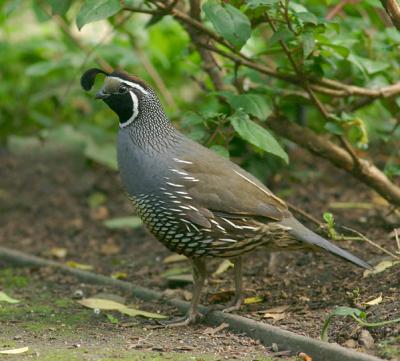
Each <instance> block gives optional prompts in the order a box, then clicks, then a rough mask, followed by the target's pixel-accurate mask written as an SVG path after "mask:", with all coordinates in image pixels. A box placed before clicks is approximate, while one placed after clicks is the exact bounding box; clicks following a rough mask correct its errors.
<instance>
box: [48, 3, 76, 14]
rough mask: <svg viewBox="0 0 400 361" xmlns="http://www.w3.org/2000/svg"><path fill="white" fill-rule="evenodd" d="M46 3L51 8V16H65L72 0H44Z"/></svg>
mask: <svg viewBox="0 0 400 361" xmlns="http://www.w3.org/2000/svg"><path fill="white" fill-rule="evenodd" d="M46 2H47V3H48V4H49V5H50V6H51V13H52V14H53V15H55V14H58V15H65V14H66V13H67V11H68V9H69V8H70V7H71V4H72V0H46Z"/></svg>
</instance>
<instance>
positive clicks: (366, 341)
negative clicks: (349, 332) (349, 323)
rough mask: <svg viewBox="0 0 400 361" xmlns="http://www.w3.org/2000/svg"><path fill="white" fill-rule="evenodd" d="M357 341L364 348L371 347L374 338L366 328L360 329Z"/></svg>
mask: <svg viewBox="0 0 400 361" xmlns="http://www.w3.org/2000/svg"><path fill="white" fill-rule="evenodd" d="M358 341H359V342H360V344H361V345H362V346H364V347H365V348H372V347H373V346H374V343H375V341H374V338H373V337H372V336H371V334H370V333H369V331H367V330H361V333H360V336H359V337H358Z"/></svg>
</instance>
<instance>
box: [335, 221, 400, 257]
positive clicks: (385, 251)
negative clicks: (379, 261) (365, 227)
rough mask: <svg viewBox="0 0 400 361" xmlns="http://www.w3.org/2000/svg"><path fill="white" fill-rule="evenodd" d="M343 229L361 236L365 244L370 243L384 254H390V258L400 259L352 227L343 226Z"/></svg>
mask: <svg viewBox="0 0 400 361" xmlns="http://www.w3.org/2000/svg"><path fill="white" fill-rule="evenodd" d="M341 228H343V229H346V230H347V231H350V232H353V233H355V234H357V235H358V236H360V237H361V238H362V239H363V240H364V241H365V242H367V243H369V244H370V245H371V246H374V247H375V248H378V249H379V250H381V251H382V252H384V253H386V254H388V255H389V256H391V257H393V258H395V259H400V257H399V256H397V255H396V254H394V253H392V252H390V251H388V250H387V249H385V248H383V247H382V246H380V245H379V244H377V243H375V242H373V241H371V240H370V239H369V238H367V237H366V236H364V235H363V234H362V233H361V232H359V231H357V230H355V229H353V228H350V227H346V226H341Z"/></svg>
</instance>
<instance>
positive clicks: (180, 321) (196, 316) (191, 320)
mask: <svg viewBox="0 0 400 361" xmlns="http://www.w3.org/2000/svg"><path fill="white" fill-rule="evenodd" d="M203 318H204V315H203V314H201V313H200V312H196V313H188V314H187V315H186V316H184V317H179V318H175V319H173V320H170V321H163V322H162V324H163V325H164V326H165V327H167V328H172V327H184V326H189V325H193V324H195V323H198V322H200V321H201V320H202V319H203Z"/></svg>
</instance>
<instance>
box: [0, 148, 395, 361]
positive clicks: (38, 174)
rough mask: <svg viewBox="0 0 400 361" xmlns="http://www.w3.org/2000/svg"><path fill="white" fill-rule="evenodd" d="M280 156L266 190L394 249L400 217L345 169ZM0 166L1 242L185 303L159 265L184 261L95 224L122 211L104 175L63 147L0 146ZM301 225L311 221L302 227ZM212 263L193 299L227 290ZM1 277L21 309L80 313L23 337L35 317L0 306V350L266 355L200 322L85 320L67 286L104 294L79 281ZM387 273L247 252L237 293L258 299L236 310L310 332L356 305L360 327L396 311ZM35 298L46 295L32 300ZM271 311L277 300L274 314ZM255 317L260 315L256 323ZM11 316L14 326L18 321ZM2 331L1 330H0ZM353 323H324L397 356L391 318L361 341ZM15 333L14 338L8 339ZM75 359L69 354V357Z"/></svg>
mask: <svg viewBox="0 0 400 361" xmlns="http://www.w3.org/2000/svg"><path fill="white" fill-rule="evenodd" d="M291 159H292V164H295V165H296V169H295V170H293V169H292V170H291V172H290V173H289V171H283V172H281V173H280V175H279V176H275V177H274V179H272V180H270V182H269V183H270V184H269V186H270V188H272V189H273V190H274V191H275V192H276V193H277V194H278V195H280V196H282V197H283V198H284V199H286V200H287V201H289V202H290V203H292V204H294V205H295V206H297V207H299V208H302V209H304V210H305V211H306V212H308V213H309V214H311V215H313V216H314V217H315V218H317V219H321V215H322V213H323V212H327V211H329V212H332V213H333V214H334V216H335V220H336V223H337V224H338V225H345V226H348V227H351V228H354V229H357V230H359V231H361V232H362V233H363V234H365V235H367V236H368V237H369V238H370V239H372V240H374V241H375V242H376V243H378V244H380V245H382V246H384V247H385V248H387V249H389V250H391V251H396V242H395V238H394V233H393V230H394V228H395V227H398V225H399V224H400V222H399V217H398V215H396V213H392V214H390V215H387V214H388V212H389V207H388V206H387V204H386V203H385V202H384V201H383V199H382V198H380V197H379V196H377V195H376V194H375V193H373V192H371V191H370V190H368V189H367V188H366V187H364V186H362V185H360V184H359V183H358V182H357V181H355V180H353V179H352V178H350V177H349V176H348V175H346V174H345V173H343V172H340V171H338V170H337V169H335V168H333V167H331V166H329V165H327V164H326V163H323V162H321V163H319V162H316V161H315V158H313V159H311V158H308V157H307V155H306V154H303V153H302V152H300V151H298V154H293V155H292V158H291ZM0 169H1V177H0V214H1V218H0V244H1V245H3V246H7V247H10V248H13V249H17V250H20V251H23V252H26V253H30V254H34V255H38V256H41V257H45V258H52V259H57V260H58V261H61V262H67V261H74V262H77V263H81V264H85V265H91V266H92V267H93V270H94V271H95V272H98V273H101V274H104V275H111V274H115V273H120V276H121V277H122V276H123V277H126V279H127V280H129V281H131V282H133V283H135V284H138V285H142V286H146V287H149V288H152V289H158V290H161V291H164V292H165V294H166V296H176V295H178V296H181V297H183V298H186V299H189V298H190V291H191V285H190V284H185V283H179V282H176V281H174V282H172V281H171V280H168V279H167V277H166V276H165V272H167V271H169V273H171V272H172V273H184V274H186V273H188V266H189V264H188V263H187V262H180V263H172V264H165V263H164V262H163V260H164V259H165V258H166V257H167V256H169V255H171V252H169V251H168V250H167V249H166V248H164V246H163V245H162V244H160V243H159V242H158V241H157V240H155V239H154V238H153V237H152V236H151V235H149V234H148V233H147V231H146V230H144V229H143V228H141V227H139V228H137V229H114V230H111V229H108V228H107V227H106V226H105V225H104V221H105V220H107V219H111V218H115V217H121V216H128V215H132V214H133V208H132V206H131V205H130V203H129V201H128V200H127V199H126V197H125V194H124V192H123V190H122V187H121V184H120V181H119V178H118V174H117V173H116V172H113V171H110V170H107V169H105V168H103V167H100V166H97V165H94V164H91V165H90V166H88V165H87V164H86V163H85V162H84V160H82V159H81V158H80V157H76V156H73V155H71V154H65V153H64V152H60V153H54V152H53V154H52V155H51V156H49V155H46V154H40V155H39V154H29V155H28V154H25V155H23V156H21V155H12V154H9V153H7V152H0ZM99 194H101V196H99ZM99 199H102V202H100V201H99ZM100 203H101V204H100ZM300 218H301V217H300ZM302 220H303V221H305V222H306V223H307V221H306V220H304V219H302ZM307 224H308V225H309V226H310V227H314V228H315V226H314V225H313V224H310V223H307ZM337 229H338V230H339V231H340V229H339V228H337ZM339 242H340V245H341V246H342V247H344V248H347V249H349V250H351V251H352V252H354V253H356V254H357V255H359V256H361V257H362V258H364V259H366V260H369V261H371V262H373V263H377V262H379V260H381V259H382V257H383V254H382V252H380V251H379V250H377V249H376V248H374V247H372V246H370V245H368V244H367V243H366V242H364V241H339ZM55 248H63V249H66V255H65V257H61V258H58V257H60V255H58V257H57V255H56V254H57V252H56V251H55V250H54V249H55ZM220 263H221V260H210V262H209V271H210V278H209V282H208V285H207V287H206V289H205V291H204V297H203V304H206V305H207V304H215V303H217V304H218V303H224V302H226V301H227V300H228V299H229V297H230V296H231V295H232V294H233V282H232V273H231V270H228V271H226V272H224V273H222V274H220V275H212V273H213V272H214V271H215V270H216V268H217V267H218V265H219V264H220ZM7 272H12V275H13V276H14V275H17V276H21V277H24V278H25V279H27V280H29V282H28V283H27V284H25V285H23V286H21V287H15V285H14V286H13V284H12V283H10V285H9V287H8V288H7V287H6V285H5V284H4V282H5V281H4V279H7V277H8V276H9V274H8V276H7V277H6V276H4V275H3V277H0V287H1V286H2V287H3V288H5V289H10V290H11V291H12V293H13V296H14V297H16V298H19V299H24V300H29V302H28V301H27V302H28V304H29V305H30V307H35V305H36V306H37V305H38V304H41V303H42V304H44V305H46V304H47V305H49V304H50V303H51V302H52V300H53V301H54V300H56V299H64V300H67V301H69V302H67V301H66V302H67V303H66V304H65V305H64V306H63V307H61V306H57V305H55V306H54V305H53V306H49V307H50V308H51V307H53V308H54V310H53V311H54V312H53V313H55V314H57V315H60V313H66V312H67V313H70V314H73V313H76V314H81V313H82V320H75V321H74V322H76V323H72V324H69V323H68V322H70V321H68V320H64V321H60V322H61V324H65V325H67V326H68V325H70V327H71V332H72V335H73V337H72V336H71V335H70V336H68V337H67V336H62V337H61V336H60V337H55V338H52V337H53V336H52V334H53V331H51V327H53V326H48V325H47V323H46V325H47V326H46V327H47V328H45V330H41V331H40V332H39V333H37V332H36V331H35V332H34V331H32V329H34V325H35V324H37V323H38V322H39V321H38V319H37V318H35V317H33V316H32V318H28V319H26V320H24V321H23V322H22V321H21V320H20V319H19V318H18V317H16V318H15V319H13V318H12V316H9V315H5V313H4V312H3V313H1V310H2V308H0V323H1V327H2V333H1V336H0V343H1V344H0V348H1V347H4V346H6V345H5V343H7V340H9V342H10V345H9V346H12V345H11V344H12V343H13V342H14V341H15V342H14V343H20V342H19V340H24V341H25V340H26V341H27V342H28V341H29V342H31V343H33V344H35V342H36V341H38V344H40V346H38V349H41V348H42V349H46V347H45V346H46V345H53V346H55V345H61V346H57V347H61V348H62V349H66V350H73V352H77V353H78V354H79V353H80V352H81V350H82V348H84V349H85V350H89V351H87V353H86V354H85V353H84V352H83V351H82V352H83V353H82V355H84V356H85V355H86V356H85V357H87V358H83V359H91V358H90V357H89V356H88V355H89V354H90V353H91V352H92V351H91V350H92V349H96V348H104V350H105V349H106V348H107V347H109V348H110V350H109V352H108V351H107V352H106V353H107V357H114V356H115V355H114V356H113V352H114V353H115V352H117V353H118V352H119V354H118V355H119V356H118V355H117V356H118V357H119V358H116V359H123V357H126V354H125V352H128V351H129V350H132V349H134V350H136V351H138V352H139V351H140V352H145V355H144V356H143V357H148V356H149V355H151V357H153V358H150V359H157V358H156V357H158V356H157V355H156V354H154V352H155V353H157V352H158V353H160V352H161V353H162V354H164V356H166V355H168V353H171V352H172V353H182V352H183V353H189V354H190V355H197V354H199V355H202V356H199V358H198V359H199V360H200V359H208V358H207V357H211V358H210V359H212V360H214V359H221V360H222V359H226V358H227V359H235V358H239V359H243V355H248V356H249V359H257V360H258V359H260V360H261V359H263V358H262V357H272V356H274V353H273V352H272V350H270V348H266V347H264V346H262V345H259V344H258V343H257V342H255V341H253V340H251V339H249V338H247V337H244V336H241V335H233V334H231V333H229V332H227V331H226V330H222V331H220V332H217V333H216V334H215V335H213V336H210V335H209V334H208V333H207V332H208V331H207V330H206V329H207V326H205V325H199V326H195V327H188V328H184V329H180V330H175V329H174V330H168V331H166V330H159V329H157V328H154V327H153V326H154V325H155V324H154V322H153V321H149V320H146V319H133V320H132V318H129V319H128V318H127V317H122V316H119V315H118V322H117V323H115V324H114V323H112V322H111V321H110V319H108V318H107V317H106V316H105V315H104V314H102V315H100V316H99V315H94V314H93V312H92V311H90V310H85V309H83V308H82V306H80V305H79V304H77V303H76V302H75V301H74V300H73V297H74V293H75V291H76V290H82V291H83V294H84V296H92V295H95V294H97V293H99V292H104V291H106V292H108V293H115V291H114V292H113V291H112V290H110V289H106V290H105V289H103V288H101V289H100V288H99V287H93V286H88V285H81V284H79V283H78V282H77V281H76V280H75V279H73V278H71V279H69V278H68V277H65V276H61V275H58V274H53V273H52V272H48V271H46V269H44V270H34V269H31V270H12V271H7ZM399 275H400V265H395V266H393V267H391V268H389V269H387V270H386V271H384V272H381V273H378V274H376V275H372V276H369V277H363V270H360V269H358V268H356V267H354V266H352V265H350V264H348V263H346V262H343V261H342V260H340V259H338V258H335V257H333V256H331V255H327V254H325V253H317V254H316V253H304V252H292V253H276V254H275V255H273V256H272V257H271V255H269V254H268V253H266V252H265V251H263V250H259V251H257V252H254V253H253V254H251V255H248V256H246V257H245V260H244V288H245V293H246V297H247V298H251V297H256V296H257V297H258V298H259V299H260V300H261V302H257V303H251V304H247V305H244V306H243V308H242V309H241V311H240V312H238V313H239V314H241V315H243V316H246V317H249V318H253V319H256V320H258V321H260V322H267V323H271V324H274V325H276V326H279V327H281V328H284V329H287V330H291V331H294V332H296V333H298V334H302V335H306V336H310V337H315V338H318V337H319V335H320V332H321V328H322V325H323V322H324V320H325V319H326V317H327V316H328V315H329V313H330V312H331V311H332V310H334V309H335V307H336V306H350V307H357V308H359V309H362V310H364V311H365V312H366V313H367V319H368V321H369V322H377V321H384V320H390V319H395V318H398V317H400V291H399V279H400V278H399ZM38 287H39V288H43V287H44V288H45V291H46V292H44V293H43V292H41V291H40V292H38ZM42 293H43V294H47V296H48V297H47V298H46V300H42V301H40V297H41V296H42ZM380 295H382V301H381V302H379V303H378V304H377V305H374V306H368V305H366V304H365V302H367V301H370V300H372V299H376V298H378V297H379V296H380ZM122 296H127V295H122ZM249 301H251V299H250V300H249ZM128 302H131V303H135V304H137V306H138V307H139V308H142V309H144V310H146V311H158V312H160V313H162V314H166V315H168V316H171V317H172V316H179V313H178V312H177V310H175V309H173V308H171V307H169V306H166V305H165V304H154V305H152V304H148V303H146V304H142V303H140V302H139V301H137V300H132V299H129V298H128ZM7 307H11V306H7ZM21 307H23V306H21ZM276 307H279V309H278V312H277V310H276ZM271 309H272V310H271ZM266 313H267V314H269V316H270V317H268V318H266V317H265V314H266ZM112 314H113V315H114V316H115V314H114V313H112ZM271 314H272V316H271ZM34 315H35V313H34ZM60 317H61V316H60ZM115 317H117V316H115ZM271 317H272V318H271ZM13 320H14V321H15V322H14V321H13ZM20 322H22V323H21V325H22V326H23V327H19V325H20ZM28 325H31V326H30V327H29V326H28ZM133 325H134V326H133ZM49 327H50V328H49ZM54 327H55V329H56V331H57V330H58V329H59V327H58V326H57V325H56V326H54ZM68 327H69V326H68ZM152 327H153V328H152ZM49 329H50V331H48V330H49ZM3 330H7V331H6V332H5V333H4V332H3ZM361 330H362V328H361V326H360V325H359V324H357V323H356V322H355V321H354V320H352V319H351V318H336V319H334V320H333V323H332V325H331V327H330V331H329V340H330V341H331V342H337V343H339V344H342V345H344V346H347V347H353V348H356V349H362V350H363V351H364V352H367V353H370V354H375V355H378V356H380V357H383V358H387V359H392V360H397V359H399V358H400V346H399V344H400V325H399V324H398V323H397V324H391V325H386V326H383V327H377V328H368V331H369V333H370V335H371V336H372V339H373V343H368V344H367V345H366V344H365V341H364V339H363V337H361ZM38 335H39V336H38ZM16 336H17V339H15V340H14V341H12V340H13V338H15V337H16ZM19 336H21V338H18V337H19ZM63 337H66V339H65V340H63ZM143 340H144V341H143ZM63 342H64V343H63ZM65 342H66V343H65ZM74 344H76V345H78V344H79V345H85V347H81V346H74ZM62 345H63V346H62ZM132 345H133V346H132ZM180 345H183V346H182V348H181V349H179V347H180ZM114 346H115V347H114ZM185 347H187V349H184V348H185ZM279 351H281V350H279ZM37 352H39V351H37ZM43 352H44V351H43ZM71 352H72V351H71ZM146 352H149V353H147V354H146ZM45 354H46V352H45ZM110 354H111V356H110ZM82 355H81V354H79V355H78V356H77V357H78V358H77V359H79V357H83V356H82ZM146 355H147V356H146ZM278 355H279V354H278ZM275 356H276V355H275ZM99 357H100V356H99ZM104 357H105V356H104ZM171 357H174V356H171ZM196 357H197V356H196ZM94 359H97V358H94ZM98 359H102V358H98ZM138 359H139V358H138ZM144 359H146V358H144ZM173 359H179V358H173ZM194 359H196V358H194Z"/></svg>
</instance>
